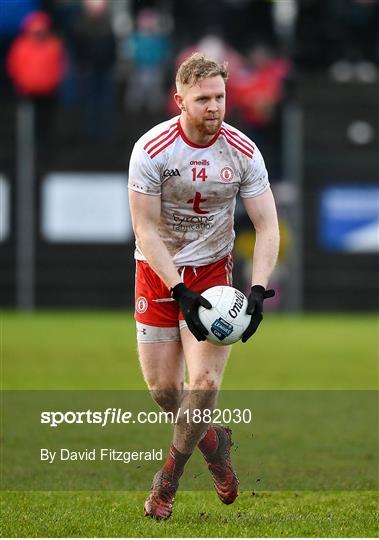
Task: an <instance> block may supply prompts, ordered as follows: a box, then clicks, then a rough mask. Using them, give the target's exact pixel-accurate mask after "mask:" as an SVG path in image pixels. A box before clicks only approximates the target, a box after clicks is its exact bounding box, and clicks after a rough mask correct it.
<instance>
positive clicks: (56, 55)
mask: <svg viewBox="0 0 379 540" xmlns="http://www.w3.org/2000/svg"><path fill="white" fill-rule="evenodd" d="M64 70H65V53H64V47H63V44H62V42H61V41H60V39H59V38H58V37H57V36H56V35H55V34H54V33H53V31H52V26H51V19H50V17H49V16H48V15H47V14H46V13H44V12H43V11H36V12H32V13H30V14H29V15H27V16H26V18H25V19H24V21H23V23H22V27H21V32H20V34H19V36H18V37H17V38H16V39H15V41H14V42H13V43H12V45H11V47H10V49H9V53H8V57H7V71H8V74H9V76H10V78H11V80H12V82H13V85H14V88H15V90H16V93H17V94H18V95H19V96H25V97H29V98H32V99H33V101H34V103H35V106H36V117H37V120H36V124H37V137H38V138H43V139H44V140H47V139H48V136H49V131H50V127H51V122H50V121H51V114H52V108H53V104H54V97H55V93H56V91H57V89H58V86H59V84H60V82H61V81H62V78H63V75H64Z"/></svg>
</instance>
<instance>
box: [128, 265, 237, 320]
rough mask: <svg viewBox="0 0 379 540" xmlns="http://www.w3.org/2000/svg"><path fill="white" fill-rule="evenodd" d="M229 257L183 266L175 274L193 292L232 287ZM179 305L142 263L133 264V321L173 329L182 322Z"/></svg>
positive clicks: (152, 272)
mask: <svg viewBox="0 0 379 540" xmlns="http://www.w3.org/2000/svg"><path fill="white" fill-rule="evenodd" d="M232 269H233V259H232V256H231V255H228V256H227V257H224V258H223V259H220V260H219V261H217V262H215V263H212V264H208V265H206V266H197V267H195V266H182V267H181V268H178V274H179V275H180V276H181V278H182V281H183V283H185V285H187V287H189V288H190V289H192V290H193V291H196V292H198V293H202V292H204V291H205V290H207V289H209V288H210V287H214V286H216V285H231V284H232ZM183 318H184V317H183V315H182V313H181V311H180V310H179V306H178V303H177V302H176V301H175V300H173V299H172V298H171V295H170V291H169V289H168V288H167V287H166V285H165V284H164V283H163V281H162V280H161V279H160V277H158V276H157V274H156V273H155V272H154V270H152V269H151V268H150V266H149V265H148V263H146V262H144V261H136V305H135V319H136V321H138V322H140V323H143V324H147V325H149V326H161V327H173V326H178V321H179V320H183Z"/></svg>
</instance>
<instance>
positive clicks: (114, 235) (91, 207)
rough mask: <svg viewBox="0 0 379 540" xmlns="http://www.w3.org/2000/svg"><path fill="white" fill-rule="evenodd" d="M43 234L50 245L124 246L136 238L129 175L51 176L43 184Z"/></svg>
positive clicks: (66, 174) (60, 174)
mask: <svg viewBox="0 0 379 540" xmlns="http://www.w3.org/2000/svg"><path fill="white" fill-rule="evenodd" d="M41 202H42V204H41V232H42V236H43V237H44V238H45V239H46V240H48V241H49V242H66V243H120V242H121V243H122V242H128V241H129V240H131V239H132V237H133V231H132V226H131V219H130V212H129V204H128V184H127V175H126V174H118V173H75V172H66V173H51V174H49V175H47V176H46V177H45V178H44V180H43V182H42V201H41Z"/></svg>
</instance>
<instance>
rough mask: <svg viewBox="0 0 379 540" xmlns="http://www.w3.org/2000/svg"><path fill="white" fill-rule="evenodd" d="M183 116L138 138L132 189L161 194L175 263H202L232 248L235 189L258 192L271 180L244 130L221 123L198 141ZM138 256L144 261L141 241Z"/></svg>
mask: <svg viewBox="0 0 379 540" xmlns="http://www.w3.org/2000/svg"><path fill="white" fill-rule="evenodd" d="M179 118H180V117H179V116H178V117H175V118H173V119H171V120H169V121H167V122H163V123H161V124H159V125H157V126H155V127H154V128H152V129H151V130H150V131H148V132H147V133H145V135H143V136H142V137H141V138H140V139H139V140H138V141H137V143H136V144H135V146H134V149H133V152H132V156H131V159H130V167H129V181H128V182H129V189H131V190H133V191H138V192H140V193H145V194H147V195H151V196H155V197H161V218H160V223H159V234H160V237H161V238H162V240H163V242H164V243H165V245H166V246H167V249H168V251H169V253H170V255H171V256H172V258H173V261H174V264H175V265H176V266H177V267H180V266H195V267H196V266H204V265H206V264H210V263H212V262H215V261H218V260H219V259H221V258H223V257H225V256H226V255H228V254H229V253H230V252H231V251H232V249H233V243H234V237H235V233H234V227H233V224H234V209H235V205H236V196H237V193H239V194H240V196H241V197H243V198H248V197H257V196H258V195H261V194H262V193H264V192H265V191H266V190H267V189H268V188H269V185H270V184H269V181H268V176H267V171H266V167H265V164H264V161H263V158H262V155H261V153H260V151H259V150H258V148H257V147H256V145H255V144H254V143H253V142H252V141H251V140H250V139H249V138H248V137H246V136H245V135H244V134H243V133H241V132H240V131H238V130H237V129H235V128H233V127H232V126H230V125H228V124H226V123H225V122H223V123H222V126H221V129H220V131H219V132H218V133H217V135H215V137H214V138H213V139H212V140H211V141H210V143H209V144H207V145H206V146H199V145H196V144H194V143H192V142H191V141H189V140H188V139H187V137H186V136H185V134H184V132H183V130H182V128H181V125H180V120H179ZM135 258H136V259H138V260H146V259H145V257H144V255H143V253H142V251H141V249H140V248H139V246H138V243H136V250H135Z"/></svg>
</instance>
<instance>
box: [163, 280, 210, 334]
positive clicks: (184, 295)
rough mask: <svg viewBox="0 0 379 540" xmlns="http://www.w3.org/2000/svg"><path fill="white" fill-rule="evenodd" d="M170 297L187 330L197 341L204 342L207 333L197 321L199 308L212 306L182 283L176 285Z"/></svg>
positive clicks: (198, 320)
mask: <svg viewBox="0 0 379 540" xmlns="http://www.w3.org/2000/svg"><path fill="white" fill-rule="evenodd" d="M171 295H172V297H173V298H174V300H176V301H177V302H178V304H179V306H180V309H181V312H182V313H183V316H184V319H185V321H186V323H187V325H188V329H189V330H190V331H191V332H192V334H193V335H194V336H195V338H196V339H197V341H205V336H207V335H208V331H207V329H206V328H205V326H204V325H203V324H202V323H201V321H200V319H199V307H200V306H204V307H205V308H207V309H211V307H212V304H211V303H210V302H208V300H206V299H205V298H204V297H203V296H201V295H200V294H199V293H197V292H194V291H192V290H191V289H189V288H188V287H186V285H184V283H178V284H177V285H175V287H173V288H172V289H171Z"/></svg>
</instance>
